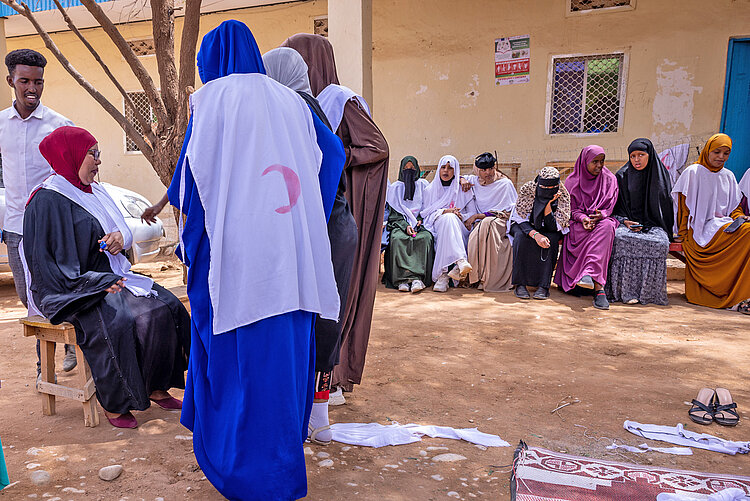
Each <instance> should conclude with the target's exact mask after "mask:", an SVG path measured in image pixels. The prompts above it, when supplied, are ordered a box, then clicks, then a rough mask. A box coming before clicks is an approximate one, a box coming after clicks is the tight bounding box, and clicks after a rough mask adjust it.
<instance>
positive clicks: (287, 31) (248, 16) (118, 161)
mask: <svg viewBox="0 0 750 501" xmlns="http://www.w3.org/2000/svg"><path fill="white" fill-rule="evenodd" d="M326 13H327V3H326V2H325V1H313V2H308V3H300V4H289V5H280V6H269V7H259V8H252V9H244V10H238V11H228V12H223V13H215V14H207V15H204V16H203V17H202V18H201V30H200V31H201V37H202V36H203V35H204V34H205V33H207V32H208V31H210V30H212V29H213V28H215V27H216V26H218V25H219V24H220V23H221V22H222V21H224V20H226V19H238V20H240V21H243V22H244V23H246V24H247V25H248V26H249V27H250V29H251V30H252V31H253V34H254V35H255V38H256V40H257V42H258V45H259V46H260V49H261V51H263V52H265V51H267V50H270V49H272V48H274V47H277V46H278V45H279V44H280V43H281V42H283V41H284V40H285V39H286V38H287V37H288V36H290V35H293V34H295V33H299V32H303V31H305V32H312V29H313V18H314V17H317V16H321V15H326ZM119 28H120V30H121V32H122V33H123V35H124V36H125V38H127V39H130V38H146V37H149V36H151V23H150V22H140V23H134V24H130V25H121V26H120V27H119ZM181 28H182V19H181V18H178V20H177V23H176V31H177V33H176V37H177V40H179V37H180V32H181ZM84 33H85V35H86V37H87V38H88V40H89V41H90V42H91V43H92V44H93V45H94V47H95V48H96V49H97V51H98V52H99V53H100V55H101V56H102V58H103V59H104V61H105V62H106V63H107V65H108V66H109V67H110V68H111V69H112V71H113V72H114V74H115V75H116V76H117V77H118V79H120V82H121V83H122V84H123V86H124V87H125V89H126V90H128V91H138V90H140V86H139V85H138V81H137V80H136V79H135V77H134V76H133V74H132V72H131V71H130V70H129V68H128V67H127V65H126V64H125V61H124V59H123V58H122V56H121V55H120V53H119V52H118V51H117V49H116V48H115V47H114V45H113V44H112V42H111V41H110V40H109V38H108V37H107V36H106V35H105V34H104V32H103V31H102V30H101V29H90V30H84ZM52 37H53V39H54V41H55V43H56V44H57V45H58V47H60V49H61V51H62V52H63V53H64V54H66V56H67V57H68V59H70V60H71V61H72V62H73V65H74V66H75V67H76V69H78V71H80V72H81V74H83V75H84V76H85V77H86V78H87V79H88V80H89V81H90V82H91V83H92V84H93V85H94V86H95V87H96V88H97V89H98V90H99V91H100V92H102V94H104V95H105V96H106V97H107V98H108V99H109V100H110V101H111V102H112V103H114V104H115V105H116V106H117V107H118V108H119V109H120V110H121V111H122V110H123V106H124V105H123V101H122V97H121V95H120V94H119V93H118V92H117V90H116V89H115V87H114V86H113V85H112V84H111V82H110V81H109V80H108V79H107V77H106V75H105V74H104V72H103V71H102V70H101V68H100V67H99V66H98V65H97V63H96V61H94V59H93V57H92V56H91V55H90V54H89V53H88V52H87V51H86V49H85V48H84V47H83V45H82V44H81V43H80V41H79V40H78V39H77V38H76V37H75V35H73V34H72V33H56V34H53V35H52ZM7 46H8V50H13V49H18V48H30V49H34V50H38V51H39V52H41V53H43V54H44V55H45V57H46V58H47V60H48V61H49V63H48V65H47V68H46V70H45V75H44V76H45V88H44V94H43V96H42V102H43V103H44V104H45V105H46V106H49V107H51V108H53V109H54V110H56V111H58V112H59V113H62V114H63V115H65V116H67V117H68V118H70V119H71V120H73V122H75V124H76V125H78V126H80V127H84V128H86V129H88V130H89V131H90V132H91V133H92V134H94V136H96V138H97V139H98V140H99V146H100V148H101V150H102V158H103V162H102V168H101V170H100V177H101V180H102V181H106V182H110V183H113V184H116V185H119V186H122V187H124V188H128V189H131V190H134V191H137V192H138V193H141V194H142V195H144V196H146V198H148V199H149V200H151V201H152V202H156V201H157V200H159V199H160V198H161V197H162V195H163V194H164V191H165V189H166V188H165V187H164V186H163V185H162V184H161V182H160V181H159V178H158V177H157V176H156V173H155V172H154V171H153V169H152V168H151V166H150V164H149V163H148V162H147V161H146V160H145V158H143V155H141V154H140V153H126V152H125V135H124V133H123V132H122V129H120V127H119V126H118V125H117V123H116V122H115V121H114V120H113V119H112V118H110V116H109V115H108V114H107V113H106V112H105V111H104V110H103V109H102V108H101V107H100V106H99V105H98V104H97V103H96V102H95V101H94V99H93V98H91V97H90V96H89V95H88V93H86V92H85V91H84V90H83V89H82V88H81V87H80V86H79V85H78V84H77V83H76V82H75V81H74V80H73V78H72V77H71V76H70V75H69V74H68V73H67V72H66V71H65V70H64V69H63V68H62V66H61V65H60V64H59V63H58V62H57V60H56V59H55V58H54V57H53V56H52V54H51V53H50V52H49V51H48V50H47V49H46V48H45V47H44V44H43V43H42V41H41V39H40V38H39V37H38V36H25V37H17V38H11V39H8V41H7ZM178 58H179V56H178ZM141 60H142V62H143V63H144V65H145V66H146V68H147V69H148V70H149V72H150V73H151V75H152V77H153V78H154V80H155V81H156V83H157V86H158V82H159V80H158V74H157V69H156V59H155V57H153V56H146V57H143V58H141ZM196 79H197V72H196ZM196 84H197V85H199V84H200V82H199V81H197V82H196ZM5 88H6V89H7V86H6V87H5ZM8 95H10V94H8ZM2 97H5V94H3V96H2ZM0 101H1V100H0ZM167 222H168V223H171V222H170V221H167Z"/></svg>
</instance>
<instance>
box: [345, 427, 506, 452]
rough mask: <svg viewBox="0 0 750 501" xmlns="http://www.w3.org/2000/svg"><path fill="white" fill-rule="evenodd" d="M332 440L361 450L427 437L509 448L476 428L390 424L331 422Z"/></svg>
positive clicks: (496, 438)
mask: <svg viewBox="0 0 750 501" xmlns="http://www.w3.org/2000/svg"><path fill="white" fill-rule="evenodd" d="M331 431H332V432H333V440H335V441H336V442H341V443H344V444H350V445H361V446H365V447H384V446H386V445H404V444H411V443H413V442H419V441H421V440H422V436H424V435H427V436H430V437H432V438H448V439H452V440H465V441H467V442H471V443H472V444H477V445H482V446H485V447H510V444H509V443H508V442H506V441H505V440H503V439H501V438H500V437H498V436H497V435H490V434H489V433H483V432H481V431H479V430H478V429H476V428H451V427H450V426H432V425H424V426H423V425H418V424H406V425H402V424H399V423H397V422H395V421H394V422H392V423H391V424H390V425H383V424H380V423H335V424H332V425H331Z"/></svg>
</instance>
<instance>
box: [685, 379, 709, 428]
mask: <svg viewBox="0 0 750 501" xmlns="http://www.w3.org/2000/svg"><path fill="white" fill-rule="evenodd" d="M715 396H716V393H714V390H712V389H711V388H701V389H700V391H699V392H698V396H697V397H695V398H694V399H693V406H692V407H691V408H690V410H689V411H688V416H690V419H691V420H692V421H693V422H694V423H698V424H704V425H708V424H711V422H712V421H713V420H714V404H713V400H714V397H715ZM694 412H697V413H698V414H693V413H694Z"/></svg>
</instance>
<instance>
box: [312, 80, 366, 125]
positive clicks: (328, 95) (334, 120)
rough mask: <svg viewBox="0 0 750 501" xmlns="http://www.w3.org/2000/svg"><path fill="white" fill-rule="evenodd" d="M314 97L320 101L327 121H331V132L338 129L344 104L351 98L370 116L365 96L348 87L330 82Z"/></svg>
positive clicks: (342, 115) (342, 116)
mask: <svg viewBox="0 0 750 501" xmlns="http://www.w3.org/2000/svg"><path fill="white" fill-rule="evenodd" d="M315 97H316V98H317V100H318V102H319V103H320V107H321V108H323V112H324V113H325V114H326V117H327V118H328V121H329V122H330V123H331V129H332V130H333V132H336V131H337V130H339V126H340V125H341V120H342V119H343V118H344V106H346V103H348V102H349V101H351V100H352V99H354V101H355V102H356V103H357V104H358V105H359V107H360V108H362V109H363V110H364V111H365V112H366V113H367V114H368V115H370V116H371V113H370V107H369V106H368V105H367V101H365V98H363V97H362V96H360V95H359V94H357V93H356V92H354V91H353V90H351V89H350V88H349V87H344V86H343V85H338V84H330V85H329V86H328V87H326V88H325V89H323V90H322V91H321V92H320V94H318V95H317V96H315Z"/></svg>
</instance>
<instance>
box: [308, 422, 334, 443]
mask: <svg viewBox="0 0 750 501" xmlns="http://www.w3.org/2000/svg"><path fill="white" fill-rule="evenodd" d="M330 429H331V425H330V424H329V425H328V426H321V427H320V428H313V427H312V426H311V425H310V424H308V425H307V433H308V435H307V439H308V440H309V441H310V442H312V443H314V444H318V445H328V444H330V443H331V441H330V440H328V441H325V440H321V439H319V438H318V434H319V433H320V432H322V431H326V430H330Z"/></svg>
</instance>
